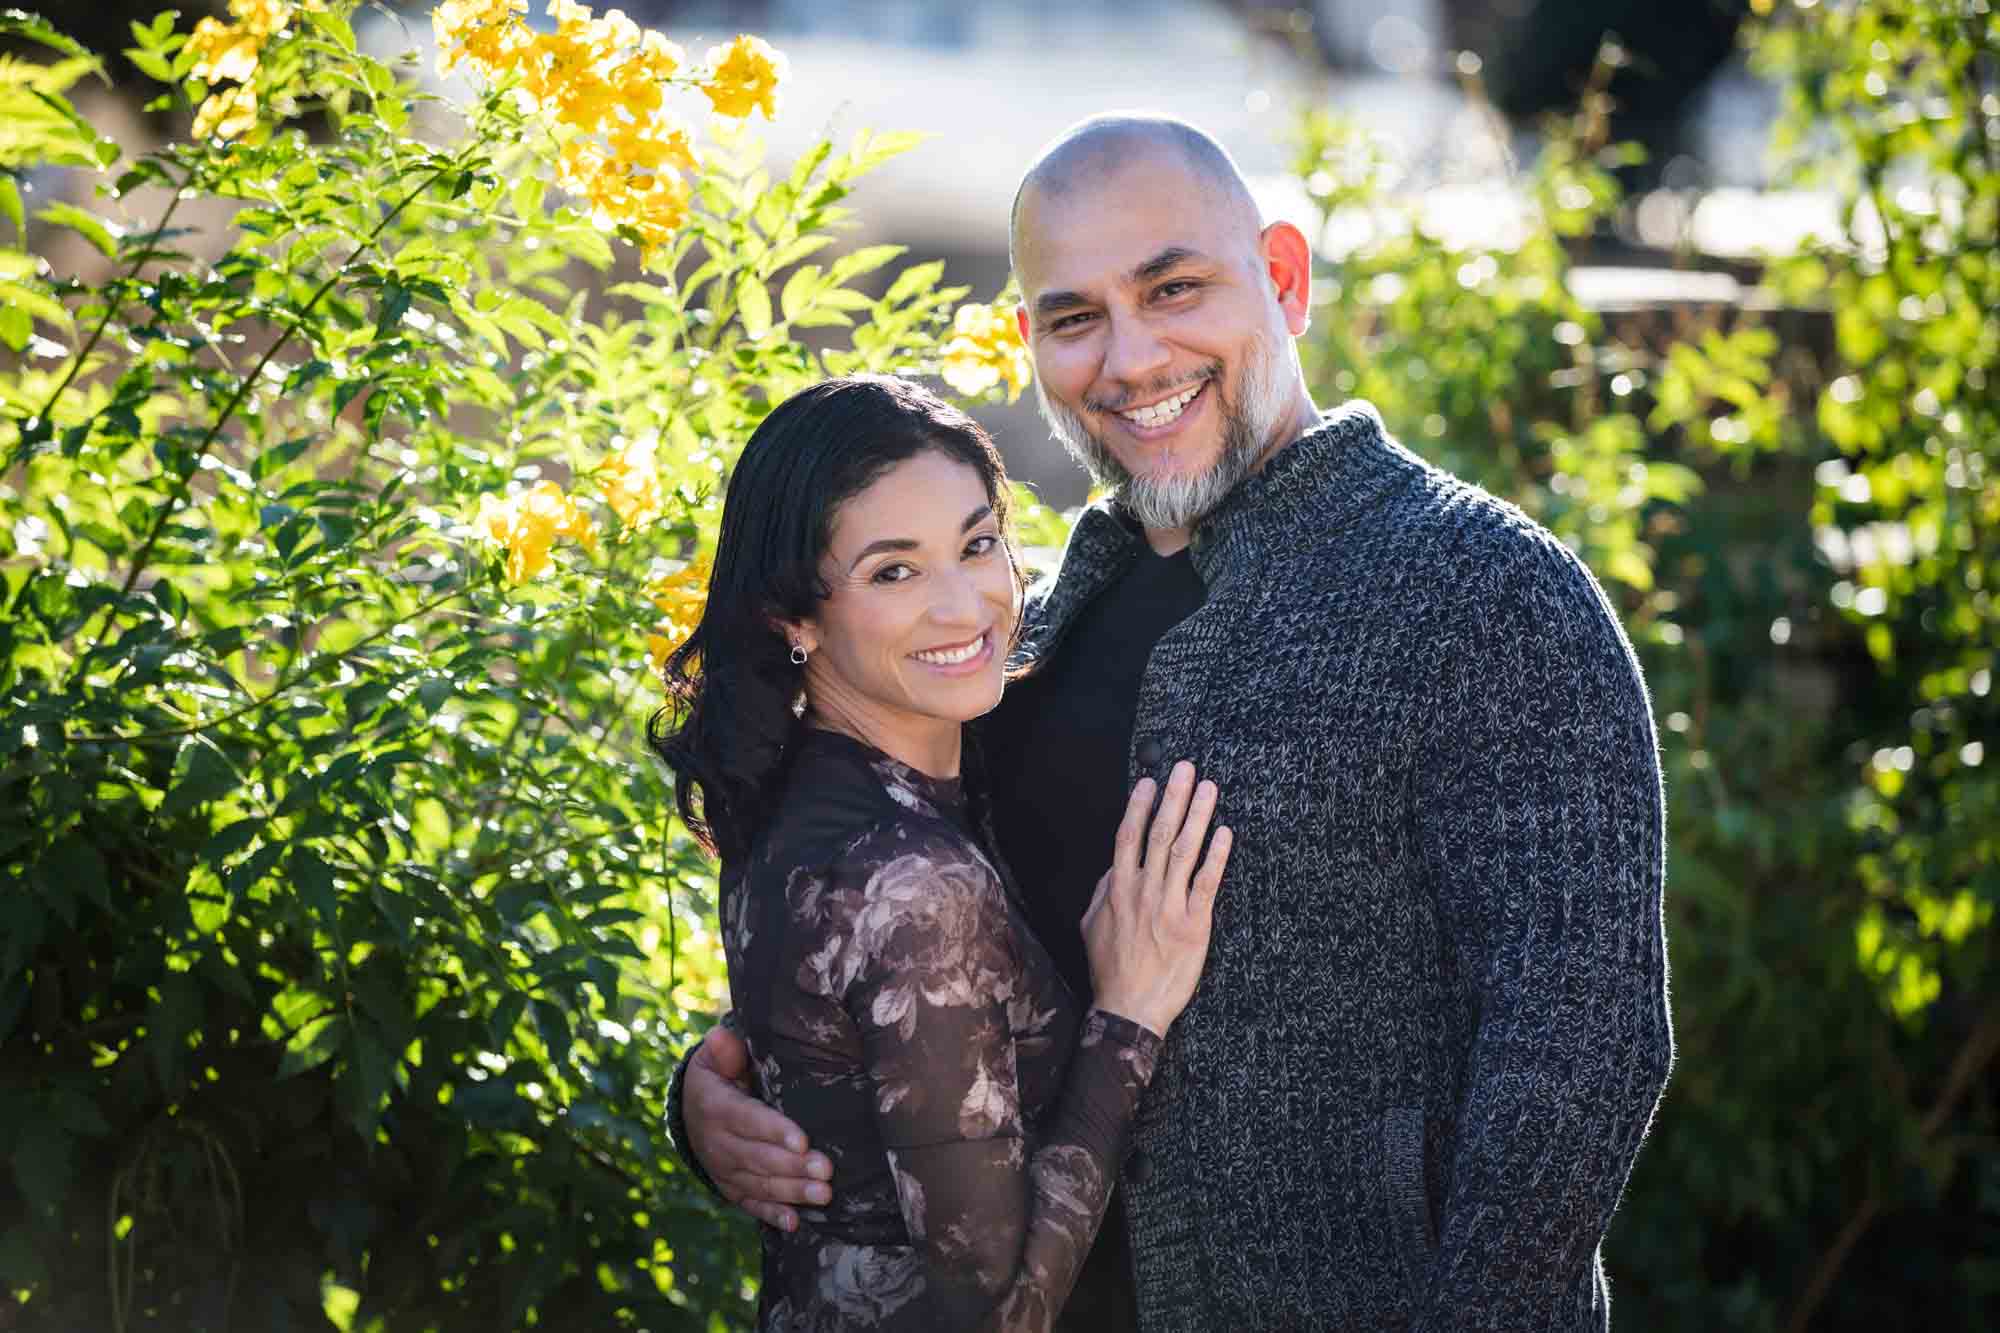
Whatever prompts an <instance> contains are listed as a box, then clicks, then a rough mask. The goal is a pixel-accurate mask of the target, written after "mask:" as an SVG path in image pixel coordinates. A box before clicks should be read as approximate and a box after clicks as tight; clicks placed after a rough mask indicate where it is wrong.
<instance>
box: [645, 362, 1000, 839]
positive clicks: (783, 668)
mask: <svg viewBox="0 0 2000 1333" xmlns="http://www.w3.org/2000/svg"><path fill="white" fill-rule="evenodd" d="M923 453H938V454H942V455H944V456H945V457H946V458H949V459H952V460H954V461H956V462H960V463H964V464H965V465H966V466H968V467H970V468H971V469H972V470H973V471H975V472H977V473H978V474H979V479H980V480H981V481H982V482H984V483H985V486H986V498H987V501H988V502H989V503H990V504H991V505H992V506H993V513H994V516H995V517H996V518H998V519H999V521H1000V531H1001V534H1002V540H1003V541H1004V542H1008V543H1009V546H1008V557H1009V561H1010V563H1011V562H1012V560H1013V553H1012V546H1011V534H1010V531H1009V528H1008V498H1009V496H1008V488H1007V473H1006V469H1005V467H1004V466H1003V465H1002V464H1001V462H1000V454H999V451H997V450H996V449H995V448H994V447H993V441H992V440H991V439H990V438H989V437H988V436H987V434H986V432H985V431H984V430H983V429H981V427H980V425H979V423H978V422H976V421H974V420H973V419H972V418H971V417H969V416H967V415H966V414H965V413H963V412H961V411H959V410H958V409H957V408H955V407H953V406H951V404H949V403H947V402H945V401H944V400H943V399H941V398H938V397H937V396H936V395H934V394H932V393H930V392H928V391H927V390H925V389H922V388H920V387H918V386H917V385H915V384H912V383H910V382H909V381H907V380H901V379H896V378H894V377H892V376H886V375H851V376H846V377H843V378H840V379H831V380H826V381H824V382H822V383H819V384H815V385H813V386H812V387H811V388H809V389H805V390H802V391H800V392H799V393H796V394H793V395H792V396H791V397H790V398H787V399H786V400H785V401H784V402H782V403H780V404H779V405H778V406H777V408H776V409H774V410H773V411H772V412H771V414H770V415H769V416H767V417H765V418H764V421H763V423H762V424H761V425H759V426H758V427H757V429H756V431H755V432H754V433H752V435H751V436H750V442H749V443H748V444H746V445H745V446H744V447H743V455H742V457H740V458H739V459H737V461H736V469H735V471H734V472H733V473H732V474H731V475H730V478H729V490H728V493H727V495H726V496H725V498H724V500H723V505H722V532H721V535H720V536H719V537H718V539H717V541H716V547H715V562H714V566H713V571H712V572H711V573H710V575H709V579H708V601H707V604H706V605H705V607H704V608H703V610H702V615H701V622H700V623H699V624H698V625H696V626H695V629H694V633H693V634H692V635H690V636H689V637H688V640H687V642H686V643H683V644H682V645H681V646H680V647H679V648H678V649H676V650H675V651H674V652H673V654H672V655H671V656H669V657H668V658H667V663H666V670H665V674H666V682H667V703H666V705H665V706H664V707H663V708H661V709H660V710H659V712H657V713H655V714H654V715H653V719H652V722H651V724H650V725H649V726H648V728H647V738H648V739H649V740H650V741H651V742H652V745H653V748H654V749H655V750H656V751H658V752H659V755H660V758H662V759H663V760H665V761H666V764H667V767H668V768H670V769H672V770H673V773H674V800H675V804H676V805H677V806H678V807H679V809H680V815H681V820H682V822H683V823H685V824H686V825H687V826H688V828H689V829H690V830H691V831H692V832H693V833H694V835H695V836H696V837H697V838H699V839H701V841H702V842H703V844H704V845H706V846H707V847H708V848H709V850H711V851H713V852H716V853H717V854H719V855H720V856H722V857H723V858H724V859H725V860H734V859H736V858H739V857H741V856H743V855H746V854H747V853H748V851H749V849H750V844H751V842H752V840H753V839H755V837H756V836H757V833H758V831H759V830H760V829H761V828H762V827H763V825H764V822H765V820H766V819H767V818H768V817H769V816H770V813H771V807H772V803H773V802H774V801H775V800H776V798H777V795H778V785H779V783H780V781H781V780H782V778H783V775H784V769H785V753H786V749H787V747H788V746H789V745H790V743H791V741H792V740H793V738H794V737H795V736H796V735H797V733H798V730H799V728H800V727H802V726H803V725H804V724H803V723H802V722H801V721H800V719H799V718H798V717H796V716H795V715H794V713H793V711H792V704H793V701H794V700H795V699H797V697H798V694H799V668H798V667H797V666H795V665H793V664H792V660H791V645H790V643H788V642H787V641H786V639H785V636H784V634H783V632H782V631H781V630H780V629H779V628H778V625H777V623H776V622H778V621H781V620H804V619H807V618H809V617H811V616H812V615H813V614H814V612H815V609H816V608H815V605H814V604H815V603H816V602H819V601H821V600H823V599H825V598H826V597H828V596H829V595H830V589H828V588H827V586H826V584H825V582H824V581H823V580H822V579H821V578H820V572H819V566H820V560H821V558H822V557H824V556H825V554H826V548H827V544H828V542H829V540H830V539H831V538H832V535H833V523H834V517H835V515H836V513H837V512H838V510H839V509H840V506H841V505H842V504H843V503H845V502H846V501H847V500H849V499H851V498H853V497H854V496H856V495H858V494H860V493H861V492H862V491H864V490H866V489H867V488H868V487H869V486H870V485H871V484H873V482H874V481H875V479H876V478H878V477H880V476H881V475H882V474H883V473H884V472H887V471H888V470H889V469H890V468H892V467H894V466H895V465H896V464H898V463H901V462H903V461H904V460H905V459H908V458H913V457H915V456H917V455H918V454H923ZM1016 568H1017V569H1018V566H1017V567H1016ZM1017 578H1018V574H1017Z"/></svg>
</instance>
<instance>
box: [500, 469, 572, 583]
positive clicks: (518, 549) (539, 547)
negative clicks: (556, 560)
mask: <svg viewBox="0 0 2000 1333" xmlns="http://www.w3.org/2000/svg"><path fill="white" fill-rule="evenodd" d="M479 527H480V528H481V529H483V530H484V531H485V533H486V536H487V537H488V538H490V539H491V540H492V541H493V542H494V543H496V544H497V545H500V546H504V547H505V548H506V549H507V580H508V582H510V583H525V582H527V581H528V580H529V579H531V578H533V577H535V575H537V574H539V573H541V572H542V571H543V570H544V569H547V568H548V565H549V550H550V548H551V547H553V546H554V545H555V542H556V538H558V537H569V538H571V539H573V540H575V541H577V542H580V543H582V544H583V545H584V546H585V547H586V548H587V549H589V550H592V551H594V550H596V549H597V528H596V526H595V525H594V524H593V523H591V521H590V515H588V514H586V513H584V512H583V511H582V510H581V509H579V508H577V505H576V501H574V500H572V499H570V498H569V497H568V496H567V495H564V494H563V490H562V487H560V486H558V485H556V484H555V483H554V482H552V481H539V482H536V483H535V485H534V486H533V487H532V488H531V489H529V490H525V491H522V492H521V493H519V494H518V495H510V496H508V497H506V498H505V499H496V498H495V497H493V496H491V495H482V496H480V497H479Z"/></svg>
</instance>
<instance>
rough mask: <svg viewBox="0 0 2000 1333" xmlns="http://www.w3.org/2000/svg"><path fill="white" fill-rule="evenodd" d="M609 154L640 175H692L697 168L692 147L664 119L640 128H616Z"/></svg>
mask: <svg viewBox="0 0 2000 1333" xmlns="http://www.w3.org/2000/svg"><path fill="white" fill-rule="evenodd" d="M611 151H612V154H613V155H614V156H615V157H617V159H618V161H619V162H621V163H623V164H624V165H625V166H627V167H633V168H637V169H638V170H640V171H658V170H660V169H661V168H662V167H671V168H673V169H674V170H676V171H693V170H695V169H696V168H697V167H699V166H700V165H701V163H700V162H698V161H696V160H695V155H694V145H693V144H692V143H690V142H689V141H688V137H687V131H686V130H684V129H682V128H680V127H679V126H678V125H675V124H674V123H673V122H672V121H670V120H667V119H666V118H665V117H658V118H655V119H653V120H650V121H647V122H645V123H644V124H640V125H620V126H618V127H617V128H616V129H614V130H613V131H612V132H611Z"/></svg>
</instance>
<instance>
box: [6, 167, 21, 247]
mask: <svg viewBox="0 0 2000 1333" xmlns="http://www.w3.org/2000/svg"><path fill="white" fill-rule="evenodd" d="M0 213H4V214H6V217H7V220H8V221H9V222H12V223H13V224H14V239H15V243H16V244H20V245H26V244H27V242H28V218H27V215H26V214H25V213H23V212H22V210H21V187H20V186H18V185H16V184H15V183H14V178H13V176H11V175H8V174H6V173H4V172H0Z"/></svg>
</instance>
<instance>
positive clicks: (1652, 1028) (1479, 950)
mask: <svg viewBox="0 0 2000 1333" xmlns="http://www.w3.org/2000/svg"><path fill="white" fill-rule="evenodd" d="M1511 536H1512V537H1513V538H1515V539H1517V540H1513V541H1508V542H1505V543H1504V545H1505V546H1506V548H1507V550H1506V556H1505V558H1500V559H1495V560H1493V561H1492V562H1491V563H1486V564H1485V567H1484V570H1483V575H1482V576H1475V578H1474V579H1472V580H1469V581H1468V584H1467V585H1466V586H1464V587H1463V589H1462V590H1463V591H1464V592H1465V593H1466V599H1465V601H1464V602H1463V603H1461V605H1460V606H1458V607H1457V608H1456V610H1455V614H1454V616H1453V618H1452V622H1451V623H1449V624H1447V626H1446V627H1445V630H1444V631H1443V632H1444V633H1445V634H1446V635H1449V636H1462V637H1460V639H1459V641H1458V642H1457V643H1448V642H1447V643H1439V644H1438V645H1437V655H1436V657H1435V658H1434V661H1435V662H1437V663H1438V666H1437V667H1436V670H1438V671H1439V673H1440V679H1439V680H1438V682H1437V685H1438V702H1439V704H1440V709H1439V711H1438V713H1437V714H1436V715H1435V718H1436V728H1435V731H1434V732H1433V733H1432V735H1431V737H1430V740H1429V754H1428V756H1427V761H1426V762H1425V763H1424V764H1423V765H1422V770H1423V772H1424V774H1425V776H1424V777H1423V778H1422V779H1420V780H1421V781H1423V782H1424V783H1425V784H1426V785H1427V786H1428V790H1427V791H1426V792H1425V793H1424V795H1423V797H1422V798H1421V799H1420V801H1419V808H1420V809H1422V811H1423V820H1422V824H1423V834H1422V837H1423V839H1424V848H1423V857H1424V861H1425V863H1426V868H1427V872H1428V874H1429V877H1430V879H1431V882H1432V884H1433V886H1434V894H1435V900H1436V904H1437V908H1438V911H1439V915H1440V920H1441V925H1442V928H1443V931H1444V933H1445V937H1446V940H1447V942H1448V944H1447V947H1449V948H1450V949H1451V950H1452V951H1453V952H1454V953H1455V955H1456V957H1457V960H1458V966H1459V971H1460V975H1461V976H1463V977H1464V978H1465V979H1466V982H1467V984H1468V985H1469V986H1470V987H1471V988H1472V989H1473V992H1474V1009H1475V1011H1476V1013H1477V1014H1478V1022H1477V1028H1476V1031H1475V1033H1474V1036H1473V1046H1472V1050H1471V1054H1470V1058H1469V1062H1468V1065H1467V1069H1466V1077H1465V1083H1464V1092H1463V1098H1462V1102H1461V1105H1460V1110H1459V1115H1458V1129H1457V1135H1456V1143H1455V1147H1454V1151H1453V1156H1452V1159H1451V1161H1450V1162H1449V1164H1448V1172H1449V1174H1448V1177H1447V1179H1446V1182H1445V1189H1444V1207H1443V1214H1442V1216H1441V1217H1440V1218H1439V1219H1438V1223H1439V1225H1438V1229H1437V1240H1438V1244H1437V1248H1436V1250H1435V1252H1434V1253H1433V1256H1432V1262H1431V1267H1430V1271H1429V1274H1428V1280H1427V1281H1425V1282H1423V1283H1421V1284H1420V1290H1419V1293H1418V1299H1419V1302H1420V1303H1419V1308H1418V1310H1417V1314H1416V1318H1415V1319H1414V1320H1413V1321H1412V1325H1411V1327H1412V1328H1413V1329H1416V1330H1423V1331H1424V1333H1438V1331H1441V1330H1447V1329H1450V1330H1472V1329H1479V1330H1495V1331H1496V1333H1498V1331H1499V1330H1507V1331H1508V1333H1518V1331H1520V1330H1528V1329H1565V1330H1568V1329H1578V1328H1590V1327H1598V1326H1600V1325H1601V1324H1602V1322H1603V1321H1604V1319H1605V1317H1606V1316H1605V1312H1604V1311H1602V1310H1595V1309H1592V1308H1591V1307H1592V1305H1593V1304H1594V1303H1595V1302H1596V1300H1597V1293H1598V1292H1600V1291H1601V1290H1602V1287H1601V1284H1600V1283H1598V1282H1596V1281H1594V1280H1593V1279H1592V1274H1593V1271H1594V1269H1595V1266H1596V1264H1597V1263H1598V1259H1597V1245H1598V1242H1599V1239H1600V1238H1601V1237H1602V1236H1603V1234H1604V1231H1605V1228H1606V1226H1607V1224H1608V1223H1609V1221H1610V1218H1611V1214H1612V1211H1613V1209H1614V1208H1615V1207H1616V1206H1617V1203H1618V1197H1619V1195H1620V1193H1621V1192H1622V1191H1623V1189H1624V1185H1625V1180H1626V1177H1627V1175H1628V1174H1629V1172H1630V1170H1631V1166H1632V1162H1633V1159H1634V1157H1635V1156H1636V1154H1637V1152H1638V1149H1639V1144H1640V1140H1641V1139H1642V1138H1643V1137H1644V1135H1645V1132H1646V1127H1647V1124H1648V1123H1649V1121H1650V1119H1651V1117H1652V1114H1653V1108H1654V1106H1655V1104H1656V1103H1657V1101H1658V1099H1659V1095H1660V1091H1661V1089H1662V1087H1663V1086H1664V1084H1665V1081H1666V1076H1667V1070H1668V1066H1669V1064H1670V1062H1671V1059H1672V1036H1671V1031H1670V1026H1669V1020H1668V1013H1667V997H1666V945H1665V935H1664V931H1663V928H1662V922H1661V914H1660V906H1661V881H1662V877H1663V869H1664V856H1665V851H1664V829H1663V818H1664V816H1663V804H1662V796H1661V779H1660V768H1659V760H1658V751H1657V742H1656V738H1655V734H1654V731H1653V724H1652V719H1651V714H1650V710H1649V706H1648V702H1647V698H1646V691H1645V686H1644V683H1643V682H1642V680H1641V679H1640V674H1639V669H1638V664H1637V662H1636V660H1635V658H1634V657H1633V654H1632V650H1631V647H1630V645H1629V644H1628V643H1627V642H1626V640H1625V637H1624V635H1623V633H1622V631H1621V630H1620V629H1619V627H1618V624H1617V621H1616V620H1615V619H1614V618H1613V616H1612V613H1611V611H1610V608H1609V607H1608V606H1607V605H1606V603H1605V600H1604V597H1603V594H1602V593H1601V591H1600V590H1599V589H1598V587H1597V585H1596V584H1595V582H1594V581H1593V580H1592V579H1591V577H1590V576H1589V574H1588V573H1587V572H1586V571H1585V570H1584V568H1583V567H1582V565H1581V564H1580V563H1579V562H1578V561H1577V560H1576V559H1575V557H1574V556H1573V555H1571V553H1570V552H1569V551H1568V550H1567V549H1566V548H1564V547H1563V546H1562V545H1561V544H1560V543H1558V542H1556V541H1555V540H1553V539H1552V538H1550V537H1549V536H1548V535H1547V534H1546V533H1542V532H1540V531H1539V530H1535V531H1529V530H1527V529H1525V528H1516V529H1515V530H1514V531H1513V533H1512V534H1511Z"/></svg>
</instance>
